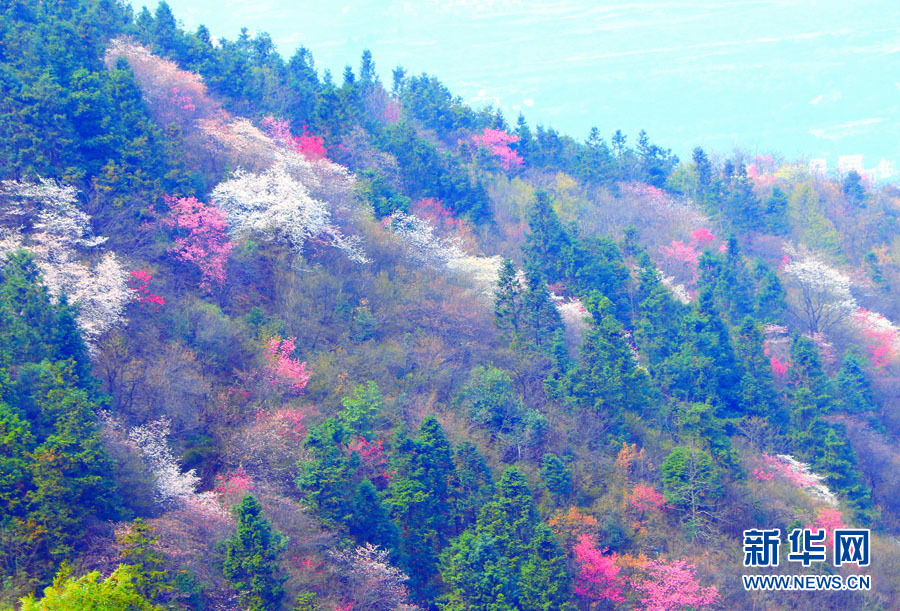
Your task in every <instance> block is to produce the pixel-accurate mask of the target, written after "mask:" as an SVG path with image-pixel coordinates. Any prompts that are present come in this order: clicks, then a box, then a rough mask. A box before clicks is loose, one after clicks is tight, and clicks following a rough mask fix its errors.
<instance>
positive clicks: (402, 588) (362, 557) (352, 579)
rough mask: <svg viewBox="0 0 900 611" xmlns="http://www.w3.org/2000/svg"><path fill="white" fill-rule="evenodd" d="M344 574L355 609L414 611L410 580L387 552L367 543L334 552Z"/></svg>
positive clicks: (333, 557)
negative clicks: (407, 583)
mask: <svg viewBox="0 0 900 611" xmlns="http://www.w3.org/2000/svg"><path fill="white" fill-rule="evenodd" d="M331 557H332V559H333V560H334V561H335V563H336V564H337V565H338V567H340V569H341V574H342V575H343V576H344V578H345V579H346V581H347V582H348V585H349V586H350V591H351V595H352V597H353V601H354V606H353V608H354V609H359V610H360V611H363V610H364V611H413V610H415V609H418V607H416V606H414V605H411V604H409V602H408V601H407V598H408V596H409V591H408V590H407V588H406V585H405V582H406V581H408V580H409V577H407V576H406V575H405V574H404V573H403V571H401V570H400V569H398V568H397V567H395V566H392V565H391V564H390V561H389V559H388V552H387V550H383V549H379V548H378V546H377V545H372V544H371V543H366V544H365V545H363V546H360V547H357V548H356V549H353V550H345V551H342V552H331Z"/></svg>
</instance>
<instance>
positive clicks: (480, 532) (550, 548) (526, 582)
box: [441, 467, 574, 611]
mask: <svg viewBox="0 0 900 611" xmlns="http://www.w3.org/2000/svg"><path fill="white" fill-rule="evenodd" d="M441 577H442V578H443V580H444V583H445V584H446V585H447V594H446V595H445V596H444V597H443V598H442V608H443V609H445V610H450V609H452V610H454V611H516V610H519V609H529V610H532V609H533V610H535V611H551V610H559V611H574V606H573V605H572V603H571V598H572V577H571V575H570V574H569V573H568V571H567V568H566V562H565V554H564V553H563V551H562V549H561V548H560V547H559V543H558V542H557V541H556V538H555V537H554V536H553V534H552V532H550V530H549V529H548V528H547V527H546V526H545V525H544V524H543V523H541V521H540V517H539V515H538V512H537V507H536V506H535V504H534V499H533V497H532V495H531V490H530V489H529V488H528V484H527V482H526V481H525V477H524V476H523V475H522V473H521V472H520V471H519V470H518V469H516V468H515V467H511V468H509V469H507V470H506V472H505V473H504V474H503V477H502V479H501V480H500V483H499V485H498V487H497V496H496V497H495V499H494V500H492V501H491V502H489V503H488V504H486V505H485V506H484V507H483V508H482V510H481V514H480V515H479V517H478V522H477V524H476V525H475V527H474V528H472V529H469V530H467V531H466V532H464V533H463V534H462V535H461V536H460V537H458V538H457V539H455V540H454V541H453V542H452V543H451V545H450V547H448V548H447V549H446V550H445V551H444V553H443V554H442V556H441Z"/></svg>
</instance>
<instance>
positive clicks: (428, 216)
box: [382, 197, 464, 230]
mask: <svg viewBox="0 0 900 611" xmlns="http://www.w3.org/2000/svg"><path fill="white" fill-rule="evenodd" d="M412 211H413V212H414V213H415V214H416V216H419V217H421V218H424V219H425V220H426V221H428V222H430V223H431V224H432V225H433V226H434V227H435V228H436V229H439V230H448V229H458V228H460V227H462V226H463V224H464V223H463V221H460V220H458V219H455V218H453V213H452V212H451V211H450V209H449V208H447V207H445V206H444V204H443V203H442V202H441V200H439V199H435V198H434V197H425V198H422V199H419V200H416V201H414V202H413V204H412ZM382 222H383V221H382Z"/></svg>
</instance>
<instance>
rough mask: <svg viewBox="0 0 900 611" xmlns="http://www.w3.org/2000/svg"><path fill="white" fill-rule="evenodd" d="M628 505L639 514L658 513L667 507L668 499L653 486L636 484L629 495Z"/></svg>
mask: <svg viewBox="0 0 900 611" xmlns="http://www.w3.org/2000/svg"><path fill="white" fill-rule="evenodd" d="M628 505H629V507H630V508H631V509H632V510H633V511H635V512H636V513H638V515H639V516H644V515H647V514H658V513H660V512H662V511H663V510H664V509H665V507H666V499H665V497H664V496H663V495H662V494H660V493H659V492H657V491H656V490H654V489H653V488H652V487H650V486H643V485H641V484H636V485H635V486H634V488H633V489H632V491H631V495H630V496H629V497H628Z"/></svg>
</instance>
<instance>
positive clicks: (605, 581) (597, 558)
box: [572, 534, 625, 603]
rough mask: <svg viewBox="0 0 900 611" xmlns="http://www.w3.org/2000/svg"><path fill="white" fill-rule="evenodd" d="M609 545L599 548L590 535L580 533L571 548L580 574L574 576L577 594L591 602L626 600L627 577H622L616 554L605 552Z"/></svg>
mask: <svg viewBox="0 0 900 611" xmlns="http://www.w3.org/2000/svg"><path fill="white" fill-rule="evenodd" d="M607 550H608V548H604V549H602V550H601V549H599V548H597V547H596V546H595V545H594V542H593V540H592V539H591V537H590V535H587V534H584V535H581V537H579V539H578V543H577V544H576V545H575V547H573V548H572V551H573V552H574V554H575V563H576V564H577V565H578V574H577V576H576V577H575V594H577V595H578V596H580V597H582V598H583V599H585V600H587V601H589V602H598V601H601V600H607V601H609V602H612V603H621V602H624V601H625V597H624V596H623V595H622V589H623V588H624V586H625V579H624V578H623V577H620V576H619V571H620V570H621V569H620V568H619V567H618V566H617V565H616V554H615V553H612V554H608V555H607V554H606V552H607Z"/></svg>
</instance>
